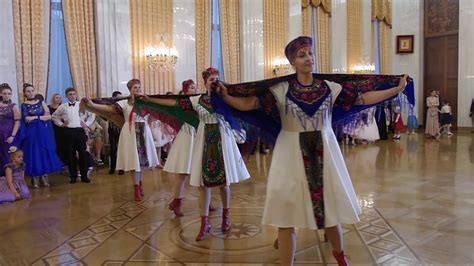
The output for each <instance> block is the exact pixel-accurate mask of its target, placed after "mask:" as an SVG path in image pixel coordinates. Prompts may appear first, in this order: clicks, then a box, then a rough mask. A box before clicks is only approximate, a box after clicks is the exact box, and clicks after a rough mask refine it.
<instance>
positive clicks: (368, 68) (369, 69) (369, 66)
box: [352, 58, 375, 74]
mask: <svg viewBox="0 0 474 266" xmlns="http://www.w3.org/2000/svg"><path fill="white" fill-rule="evenodd" d="M369 61H370V60H369V59H368V58H364V60H363V62H362V63H360V64H357V65H354V66H353V67H352V72H353V73H354V74H373V73H375V65H374V63H371V62H369Z"/></svg>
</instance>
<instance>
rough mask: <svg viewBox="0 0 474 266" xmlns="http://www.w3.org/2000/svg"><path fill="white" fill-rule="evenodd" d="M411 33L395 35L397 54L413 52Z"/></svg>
mask: <svg viewBox="0 0 474 266" xmlns="http://www.w3.org/2000/svg"><path fill="white" fill-rule="evenodd" d="M414 38H415V37H414V36H413V35H397V54H412V53H413V45H414V43H413V41H414Z"/></svg>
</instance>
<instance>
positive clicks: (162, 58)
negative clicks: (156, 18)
mask: <svg viewBox="0 0 474 266" xmlns="http://www.w3.org/2000/svg"><path fill="white" fill-rule="evenodd" d="M145 57H146V62H147V65H148V68H149V69H150V70H153V71H155V70H156V69H158V68H159V69H160V70H169V69H174V68H175V66H176V62H177V61H178V51H177V50H176V48H175V47H167V46H165V43H164V42H163V36H161V41H160V45H159V46H149V47H146V48H145Z"/></svg>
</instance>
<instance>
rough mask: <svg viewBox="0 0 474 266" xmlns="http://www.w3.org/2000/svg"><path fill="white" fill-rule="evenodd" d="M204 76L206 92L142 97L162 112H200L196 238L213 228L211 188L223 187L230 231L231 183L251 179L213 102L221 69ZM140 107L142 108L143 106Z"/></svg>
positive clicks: (194, 175) (194, 172) (194, 176)
mask: <svg viewBox="0 0 474 266" xmlns="http://www.w3.org/2000/svg"><path fill="white" fill-rule="evenodd" d="M202 76H203V79H204V83H205V87H206V89H207V93H206V94H202V95H195V96H187V97H186V96H181V98H178V99H172V98H165V97H161V98H152V97H148V96H142V100H143V101H144V102H146V103H148V107H145V108H151V109H155V110H158V111H160V110H163V108H175V110H183V111H185V112H190V111H192V112H197V115H198V120H199V124H198V128H197V132H196V138H195V141H194V150H193V156H192V164H191V178H190V184H191V185H192V186H195V187H199V188H200V194H201V195H200V208H201V228H200V231H199V233H198V235H197V237H196V241H201V240H204V239H205V238H206V237H207V235H208V234H209V232H210V230H211V224H210V223H209V207H210V202H211V188H212V187H219V189H220V194H221V199H222V204H223V211H222V224H221V230H222V231H223V232H226V231H229V230H230V227H231V222H230V217H229V210H230V187H229V186H230V184H232V183H238V182H240V181H242V180H246V179H248V178H250V174H249V173H248V171H247V168H246V167H245V164H244V163H243V160H242V156H241V154H240V152H239V149H238V147H237V143H236V141H235V137H234V135H233V134H232V133H231V132H230V131H228V130H226V129H225V127H224V125H223V124H222V123H220V122H219V120H218V119H217V115H216V113H215V112H214V109H213V106H212V104H211V102H210V92H211V85H212V84H213V82H215V81H217V80H218V77H219V72H218V71H217V69H214V68H208V69H207V70H206V71H204V72H203V73H202ZM136 107H138V109H142V107H140V106H137V105H136Z"/></svg>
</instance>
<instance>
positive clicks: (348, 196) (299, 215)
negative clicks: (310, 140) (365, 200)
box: [262, 128, 361, 229]
mask: <svg viewBox="0 0 474 266" xmlns="http://www.w3.org/2000/svg"><path fill="white" fill-rule="evenodd" d="M299 135H300V132H294V131H284V130H282V131H281V132H280V134H279V136H278V139H277V142H276V145H275V149H274V152H273V159H272V163H271V166H270V172H269V177H268V186H267V198H266V202H265V209H264V212H263V219H262V223H263V224H265V225H273V226H277V227H281V228H288V227H297V228H309V229H318V228H317V225H316V219H315V217H314V212H313V205H312V201H311V196H310V192H309V187H308V181H307V178H306V172H305V167H304V163H303V155H302V154H301V148H300V139H299ZM322 138H323V145H324V159H323V160H324V169H323V189H324V214H325V226H326V227H331V226H334V225H337V224H339V223H346V224H353V223H356V222H358V221H359V215H360V213H361V210H360V207H359V205H358V201H357V197H356V194H355V191H354V188H353V186H352V182H351V179H350V176H349V173H348V171H347V168H346V164H345V162H344V158H343V157H342V153H341V151H340V149H339V144H338V142H337V139H336V137H335V135H334V132H333V131H332V129H330V128H328V129H325V130H323V131H322Z"/></svg>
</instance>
